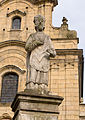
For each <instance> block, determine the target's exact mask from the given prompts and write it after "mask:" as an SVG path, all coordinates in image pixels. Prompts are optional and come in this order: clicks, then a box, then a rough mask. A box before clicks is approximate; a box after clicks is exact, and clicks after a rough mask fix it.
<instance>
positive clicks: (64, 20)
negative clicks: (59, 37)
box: [62, 17, 68, 25]
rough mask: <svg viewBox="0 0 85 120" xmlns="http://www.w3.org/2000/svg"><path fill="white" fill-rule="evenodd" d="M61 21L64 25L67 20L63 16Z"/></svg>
mask: <svg viewBox="0 0 85 120" xmlns="http://www.w3.org/2000/svg"><path fill="white" fill-rule="evenodd" d="M62 22H63V24H64V25H66V24H67V22H68V20H67V19H66V18H65V17H63V19H62Z"/></svg>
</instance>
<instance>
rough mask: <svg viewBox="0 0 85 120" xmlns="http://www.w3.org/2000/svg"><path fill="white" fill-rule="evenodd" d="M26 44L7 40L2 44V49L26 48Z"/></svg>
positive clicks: (0, 44)
mask: <svg viewBox="0 0 85 120" xmlns="http://www.w3.org/2000/svg"><path fill="white" fill-rule="evenodd" d="M25 43H26V42H24V41H20V40H7V41H3V42H0V48H3V47H7V46H19V47H23V48H24V47H25Z"/></svg>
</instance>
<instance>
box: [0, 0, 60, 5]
mask: <svg viewBox="0 0 85 120" xmlns="http://www.w3.org/2000/svg"><path fill="white" fill-rule="evenodd" d="M7 1H9V0H2V1H1V2H0V5H3V4H4V3H5V2H7ZM11 1H12V0H11ZM25 1H28V2H31V3H32V4H39V3H41V2H44V1H45V2H51V3H53V4H54V6H56V5H58V0H25Z"/></svg>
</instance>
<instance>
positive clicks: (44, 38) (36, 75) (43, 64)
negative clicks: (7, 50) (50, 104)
mask: <svg viewBox="0 0 85 120" xmlns="http://www.w3.org/2000/svg"><path fill="white" fill-rule="evenodd" d="M34 24H35V30H36V32H35V33H32V34H31V35H30V36H29V37H28V39H27V41H26V45H25V50H26V51H27V54H28V57H27V64H28V68H27V69H29V79H28V78H27V83H26V89H41V90H47V86H48V71H49V67H50V63H49V58H50V57H55V56H56V51H55V49H54V47H53V45H52V43H51V39H50V37H49V36H48V35H46V34H45V33H44V32H43V31H44V29H45V18H44V17H43V16H41V15H37V16H35V17H34Z"/></svg>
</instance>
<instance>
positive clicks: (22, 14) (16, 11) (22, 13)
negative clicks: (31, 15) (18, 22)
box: [7, 9, 26, 17]
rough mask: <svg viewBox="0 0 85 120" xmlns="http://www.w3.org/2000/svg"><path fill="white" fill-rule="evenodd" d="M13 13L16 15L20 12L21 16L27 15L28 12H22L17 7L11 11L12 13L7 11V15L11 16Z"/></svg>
mask: <svg viewBox="0 0 85 120" xmlns="http://www.w3.org/2000/svg"><path fill="white" fill-rule="evenodd" d="M12 14H15V15H16V14H20V15H21V16H25V15H26V12H22V11H20V10H18V9H16V10H14V11H12V12H10V13H7V17H9V16H11V15H12Z"/></svg>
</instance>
